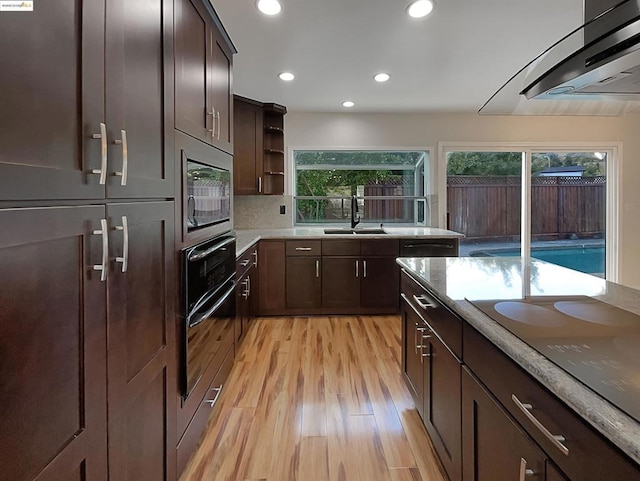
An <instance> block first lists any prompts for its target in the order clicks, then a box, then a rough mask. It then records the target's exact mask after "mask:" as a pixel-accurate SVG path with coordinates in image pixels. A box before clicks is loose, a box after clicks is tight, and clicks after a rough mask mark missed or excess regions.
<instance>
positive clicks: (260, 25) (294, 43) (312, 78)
mask: <svg viewBox="0 0 640 481" xmlns="http://www.w3.org/2000/svg"><path fill="white" fill-rule="evenodd" d="M212 2H213V4H214V8H215V9H216V12H217V13H218V15H219V17H220V19H221V20H222V23H223V24H224V26H225V28H226V30H227V32H228V33H229V36H230V37H231V39H232V40H233V42H234V44H235V46H236V48H237V49H238V54H237V55H236V56H235V57H234V68H233V72H234V73H233V75H234V78H233V82H234V92H235V93H236V94H238V95H242V96H245V97H249V98H254V99H256V100H260V101H263V102H276V103H279V104H282V105H285V106H287V108H288V109H289V111H322V112H331V111H344V110H346V109H344V108H343V107H342V106H341V103H342V101H343V100H353V101H355V102H356V106H355V107H354V108H353V109H350V111H354V112H425V111H426V112H445V111H447V112H477V111H478V109H479V108H480V107H481V106H482V105H483V104H484V102H486V101H487V100H488V99H489V97H490V96H491V95H492V94H493V93H494V92H495V91H496V90H498V88H500V87H501V86H502V85H503V84H504V83H505V82H506V81H507V80H508V79H509V78H510V77H511V76H513V75H514V74H515V73H516V72H517V71H518V70H520V69H521V68H522V67H523V66H524V65H525V64H527V63H528V62H529V61H530V60H532V59H533V58H534V57H535V56H537V55H538V54H539V53H541V52H542V51H543V50H545V49H546V48H547V47H549V46H551V45H552V44H553V43H554V42H556V41H557V40H559V39H560V38H561V37H563V36H564V35H566V34H567V33H569V32H570V31H572V30H573V29H575V28H577V27H578V26H580V25H581V24H582V4H583V0H436V2H437V3H436V8H435V10H434V11H433V13H432V14H431V15H429V16H428V17H426V18H424V19H413V18H410V17H409V16H408V15H407V14H406V11H405V9H406V6H407V3H408V1H407V0H281V3H282V5H283V10H282V12H281V13H280V14H279V15H277V16H275V17H267V16H264V15H262V14H261V13H260V12H258V10H257V9H256V8H255V2H254V0H212ZM283 71H291V72H293V73H294V74H295V75H296V78H295V80H294V81H293V82H283V81H282V80H280V79H279V78H278V76H277V75H278V73H280V72H283ZM378 72H388V73H389V74H391V80H389V81H388V82H386V83H384V84H379V83H377V82H375V81H374V80H373V75H374V74H375V73H378Z"/></svg>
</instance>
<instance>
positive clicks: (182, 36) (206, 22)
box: [174, 0, 236, 153]
mask: <svg viewBox="0 0 640 481" xmlns="http://www.w3.org/2000/svg"><path fill="white" fill-rule="evenodd" d="M207 3H208V2H206V3H205V2H203V1H202V0H176V1H175V23H174V51H175V128H176V129H178V130H180V131H182V132H184V133H186V134H189V135H191V136H193V137H195V138H197V139H200V140H202V141H203V142H206V143H208V144H211V145H213V146H214V147H217V148H219V149H220V150H223V151H225V152H228V153H233V145H232V141H233V128H232V125H233V107H232V105H233V99H232V74H231V67H232V63H233V54H234V53H236V50H235V48H234V47H233V44H232V43H231V41H230V40H229V38H228V36H227V35H226V32H224V29H223V28H222V26H221V24H220V22H219V20H218V17H217V16H216V14H215V13H214V12H213V10H211V9H210V7H209V6H208V5H207Z"/></svg>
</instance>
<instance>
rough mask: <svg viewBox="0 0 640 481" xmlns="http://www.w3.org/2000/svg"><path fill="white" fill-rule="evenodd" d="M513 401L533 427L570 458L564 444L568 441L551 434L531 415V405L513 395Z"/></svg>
mask: <svg viewBox="0 0 640 481" xmlns="http://www.w3.org/2000/svg"><path fill="white" fill-rule="evenodd" d="M511 399H512V401H513V402H514V403H515V405H516V406H517V407H518V409H520V411H522V413H523V414H524V415H525V416H526V417H527V419H528V420H529V421H531V422H532V423H533V425H534V426H535V427H536V428H538V430H539V431H540V432H541V433H542V434H544V437H545V438H547V439H548V440H549V441H551V442H552V443H553V445H554V446H555V447H556V448H558V450H559V451H560V452H561V453H562V454H564V455H565V456H569V448H567V447H566V446H565V445H564V444H562V443H564V442H565V441H566V439H565V437H564V436H562V435H559V434H551V431H549V430H548V429H547V428H546V427H545V426H544V424H542V423H541V422H540V421H538V419H537V418H536V417H535V416H534V415H533V414H532V413H531V410H532V409H533V406H532V405H531V404H527V403H523V402H521V401H520V400H519V399H518V398H517V397H516V395H515V394H511Z"/></svg>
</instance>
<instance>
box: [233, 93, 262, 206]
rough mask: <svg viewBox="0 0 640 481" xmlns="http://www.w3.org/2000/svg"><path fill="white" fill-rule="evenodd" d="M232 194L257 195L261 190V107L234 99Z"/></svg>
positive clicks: (242, 99) (236, 97)
mask: <svg viewBox="0 0 640 481" xmlns="http://www.w3.org/2000/svg"><path fill="white" fill-rule="evenodd" d="M233 125H234V127H233V130H234V147H233V154H234V155H233V193H234V194H235V195H257V194H259V193H260V190H259V189H261V188H262V185H261V182H262V181H260V180H259V177H260V176H261V175H262V170H263V169H262V151H263V145H264V144H263V133H262V132H263V130H264V128H263V125H264V122H263V113H262V104H261V103H260V102H255V101H253V100H250V99H245V98H243V97H238V96H235V97H234V100H233Z"/></svg>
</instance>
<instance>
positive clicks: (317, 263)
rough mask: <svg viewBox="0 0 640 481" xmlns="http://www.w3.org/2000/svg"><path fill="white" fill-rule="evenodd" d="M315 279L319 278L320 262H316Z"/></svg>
mask: <svg viewBox="0 0 640 481" xmlns="http://www.w3.org/2000/svg"><path fill="white" fill-rule="evenodd" d="M316 277H320V261H316Z"/></svg>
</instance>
